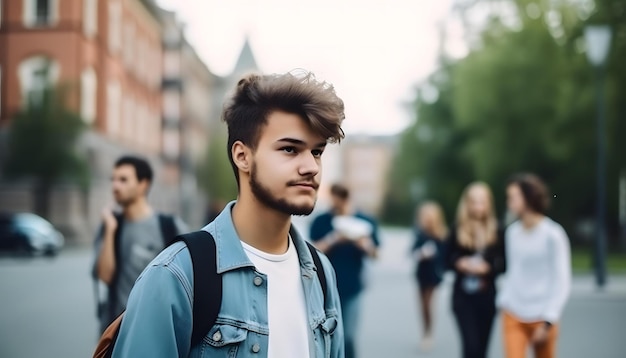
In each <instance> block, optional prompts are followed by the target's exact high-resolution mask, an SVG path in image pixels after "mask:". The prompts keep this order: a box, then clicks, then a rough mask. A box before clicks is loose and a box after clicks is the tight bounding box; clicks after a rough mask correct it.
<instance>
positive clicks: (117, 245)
mask: <svg viewBox="0 0 626 358" xmlns="http://www.w3.org/2000/svg"><path fill="white" fill-rule="evenodd" d="M113 216H114V217H115V221H117V228H116V229H115V234H114V235H113V242H114V245H113V254H114V256H115V265H116V267H119V266H118V262H119V261H120V258H121V257H122V230H123V227H124V214H123V213H119V212H114V213H113ZM102 234H103V235H104V224H103V225H102ZM119 272H120V270H118V269H117V268H116V269H115V272H114V273H113V280H112V281H111V284H109V290H108V292H109V295H108V296H109V297H108V303H107V305H108V309H109V313H108V317H107V318H108V319H110V320H111V322H112V320H113V319H114V318H115V316H114V315H116V314H117V313H118V312H114V311H113V308H114V307H115V303H114V302H115V300H117V296H116V295H115V293H116V292H115V291H116V289H115V288H116V287H117V281H118V278H119ZM111 322H108V323H107V325H108V324H109V323H111Z"/></svg>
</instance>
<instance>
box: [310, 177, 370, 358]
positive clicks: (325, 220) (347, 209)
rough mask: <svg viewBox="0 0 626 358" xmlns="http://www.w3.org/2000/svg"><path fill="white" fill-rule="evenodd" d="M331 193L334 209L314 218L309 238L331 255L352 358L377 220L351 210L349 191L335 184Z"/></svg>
mask: <svg viewBox="0 0 626 358" xmlns="http://www.w3.org/2000/svg"><path fill="white" fill-rule="evenodd" d="M330 193H331V198H332V209H331V210H330V211H329V212H327V213H324V214H322V215H320V216H318V217H317V218H315V220H314V221H313V223H312V224H311V232H310V235H311V240H312V241H313V242H314V243H315V246H316V247H317V248H318V249H319V250H320V251H322V252H324V253H325V254H326V255H328V258H329V259H330V262H331V263H332V265H333V267H334V268H335V271H336V273H337V287H338V289H339V297H340V299H341V309H342V312H343V326H344V332H345V333H344V339H345V346H346V358H353V357H355V356H356V352H355V336H356V331H357V327H358V321H359V315H360V314H359V311H360V297H361V292H362V291H363V279H362V276H363V265H364V262H365V259H366V258H368V257H369V258H373V257H376V250H377V247H378V245H379V241H378V228H377V224H376V222H375V221H374V219H372V218H370V217H369V216H367V215H365V214H363V213H361V212H358V211H356V210H355V209H354V208H353V207H352V205H351V204H350V192H349V190H348V188H346V187H345V186H343V185H341V184H334V185H333V186H332V187H331V189H330Z"/></svg>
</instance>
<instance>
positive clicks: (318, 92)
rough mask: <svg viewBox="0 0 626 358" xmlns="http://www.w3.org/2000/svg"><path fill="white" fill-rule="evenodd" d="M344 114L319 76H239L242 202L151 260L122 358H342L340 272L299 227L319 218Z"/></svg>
mask: <svg viewBox="0 0 626 358" xmlns="http://www.w3.org/2000/svg"><path fill="white" fill-rule="evenodd" d="M343 108H344V107H343V102H342V101H341V99H339V98H338V97H337V95H336V94H335V91H334V89H333V87H332V86H331V85H329V84H328V83H326V82H321V81H318V80H316V79H315V77H314V76H313V75H312V74H311V73H306V74H299V75H296V74H291V73H287V74H283V75H265V76H261V75H249V76H246V77H244V78H243V79H241V80H240V81H239V83H238V85H237V88H236V90H235V92H234V94H233V95H232V97H231V98H230V100H229V102H228V103H227V104H226V106H225V108H224V112H223V119H224V121H225V122H226V124H227V126H228V156H229V159H230V162H231V165H232V167H233V170H234V173H235V178H236V180H237V183H238V187H239V194H238V198H237V200H236V201H233V202H231V203H229V204H227V205H226V207H225V208H224V210H223V211H222V212H221V213H220V214H219V215H218V216H217V217H216V218H215V220H214V221H212V222H211V223H209V224H208V225H207V226H206V227H204V228H203V230H202V231H199V232H194V233H191V234H186V235H183V236H182V239H181V238H180V237H179V240H182V241H184V242H176V243H174V244H172V245H171V246H169V247H168V248H166V249H165V250H164V251H163V252H162V253H161V254H160V255H159V256H157V258H156V259H154V260H153V261H152V262H151V263H150V264H149V265H148V267H147V268H146V270H145V271H144V272H143V273H142V274H141V276H140V277H139V279H138V280H137V282H136V284H135V286H134V287H133V290H132V292H131V294H130V297H129V300H128V305H127V308H126V312H125V313H124V315H123V316H122V318H121V325H120V326H119V331H118V333H117V335H113V343H112V344H110V343H107V344H108V345H109V347H111V346H112V356H113V357H115V358H119V357H191V356H193V357H237V358H249V357H271V358H295V357H298V358H300V357H311V358H313V357H315V358H318V357H319V358H322V357H330V358H343V357H344V350H343V326H342V320H341V307H340V305H339V295H338V293H337V287H336V280H335V274H334V271H333V268H332V266H331V264H330V262H329V261H328V259H327V258H326V257H325V256H324V255H323V254H321V253H318V252H317V251H316V250H315V249H314V248H313V246H312V245H310V244H308V243H306V242H305V241H304V240H303V239H302V238H301V237H300V235H299V234H298V233H297V231H296V230H294V229H293V227H292V225H291V216H292V215H308V214H310V213H311V212H312V211H313V208H314V206H315V203H316V200H317V191H318V187H319V180H320V177H321V156H322V153H323V152H324V149H325V147H326V145H327V143H332V142H338V141H340V140H341V139H342V138H343V136H344V135H343V131H342V129H341V123H342V121H343V119H344V112H343ZM194 238H195V239H194ZM198 243H200V246H202V244H205V245H207V246H208V247H210V246H212V250H211V249H202V250H198V249H197V246H198ZM207 255H208V256H207ZM203 270H204V271H211V272H202V271H203ZM209 276H211V277H212V278H210V277H209ZM206 296H208V297H206ZM203 311H204V312H203ZM116 322H119V321H116ZM112 327H113V325H112ZM115 337H117V338H115ZM101 342H103V341H102V339H101ZM109 342H110V341H109ZM102 356H106V355H102Z"/></svg>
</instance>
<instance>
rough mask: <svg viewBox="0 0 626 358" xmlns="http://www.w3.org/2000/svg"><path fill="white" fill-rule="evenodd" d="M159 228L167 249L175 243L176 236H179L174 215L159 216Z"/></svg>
mask: <svg viewBox="0 0 626 358" xmlns="http://www.w3.org/2000/svg"><path fill="white" fill-rule="evenodd" d="M159 228H160V229H161V236H162V237H163V246H164V247H167V246H169V245H170V243H171V242H173V241H174V238H175V237H176V235H178V228H177V227H176V223H175V222H174V217H173V216H172V215H166V214H159Z"/></svg>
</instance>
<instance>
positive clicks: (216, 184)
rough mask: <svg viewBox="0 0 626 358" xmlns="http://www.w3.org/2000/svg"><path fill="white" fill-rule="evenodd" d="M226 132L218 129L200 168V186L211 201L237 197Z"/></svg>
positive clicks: (226, 200) (225, 200) (228, 199)
mask: <svg viewBox="0 0 626 358" xmlns="http://www.w3.org/2000/svg"><path fill="white" fill-rule="evenodd" d="M226 138H227V137H226V134H225V133H222V132H221V131H218V132H217V133H215V134H214V135H213V136H212V137H211V138H210V139H209V144H208V145H207V152H206V157H205V160H204V161H203V163H202V164H201V165H200V167H199V170H198V178H199V180H200V186H201V187H202V188H203V189H204V190H205V191H206V193H207V194H208V195H209V201H211V202H215V201H217V202H228V201H230V200H233V199H235V198H236V197H237V182H236V181H235V176H234V174H233V169H232V167H231V165H230V161H229V160H228V153H227V152H226V148H227V139H226Z"/></svg>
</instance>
